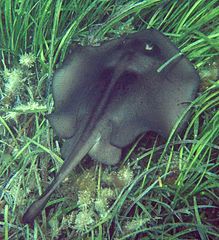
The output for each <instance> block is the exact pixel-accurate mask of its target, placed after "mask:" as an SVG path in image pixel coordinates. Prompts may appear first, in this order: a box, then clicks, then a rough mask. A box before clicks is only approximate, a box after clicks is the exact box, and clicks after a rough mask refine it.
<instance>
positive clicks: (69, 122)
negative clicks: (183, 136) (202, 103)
mask: <svg viewBox="0 0 219 240" xmlns="http://www.w3.org/2000/svg"><path fill="white" fill-rule="evenodd" d="M198 85H199V76H198V74H197V72H196V70H195V68H194V67H193V65H192V64H191V63H190V62H189V60H188V59H187V58H186V57H185V56H184V55H183V54H181V53H180V51H179V49H178V48H177V47H176V46H175V45H174V44H173V43H172V42H171V41H170V40H169V39H168V38H167V37H166V36H164V35H163V34H162V33H161V32H159V31H157V30H155V29H150V30H144V31H141V32H137V33H133V34H130V35H127V36H122V37H120V38H118V39H114V40H109V41H106V42H104V43H102V44H101V45H100V46H83V47H82V46H77V47H75V48H74V49H73V51H72V54H71V55H70V56H69V57H68V58H67V59H66V60H65V61H64V63H63V65H62V67H61V68H59V69H58V70H56V71H55V74H54V78H53V87H52V94H53V98H54V105H55V110H54V112H52V113H51V114H50V115H48V120H49V122H50V124H51V126H52V128H53V129H54V130H55V132H56V134H57V135H58V136H59V137H61V138H63V139H65V142H64V145H63V147H62V156H63V158H64V159H65V161H64V163H63V165H62V166H61V168H60V170H59V172H58V173H57V175H56V177H55V178H54V180H53V181H52V183H51V184H50V185H49V186H48V187H47V189H46V191H45V192H44V193H43V194H42V195H41V196H40V197H39V199H38V200H36V201H35V202H34V203H33V204H32V205H31V206H30V207H29V208H28V209H27V210H26V212H25V214H24V216H23V223H32V222H33V220H34V219H35V217H36V216H37V215H39V214H40V212H41V210H42V209H43V208H44V207H45V206H46V203H47V201H48V200H49V197H50V196H51V194H52V193H53V192H54V190H55V189H56V188H57V186H58V185H59V184H60V183H61V181H63V179H64V178H65V177H66V176H67V175H68V174H69V173H70V172H71V171H72V169H73V168H75V167H76V165H77V164H79V163H80V161H81V160H82V159H83V158H84V156H85V155H86V154H88V155H90V157H91V158H93V159H95V160H97V161H99V162H101V163H105V164H108V165H113V164H116V163H118V162H119V160H120V157H121V151H122V148H124V147H125V146H127V145H128V144H130V143H132V142H133V141H134V140H135V139H136V137H138V136H139V135H140V134H142V133H146V132H147V131H155V132H156V133H158V134H160V135H162V136H164V137H168V135H169V133H170V131H171V129H172V128H173V126H174V125H175V124H176V122H177V120H178V119H179V117H180V116H181V115H182V113H183V112H184V111H185V109H186V108H187V106H188V103H190V102H191V101H193V99H194V98H195V95H196V92H197V89H198ZM188 117H189V114H187V116H186V117H185V118H184V119H183V121H182V123H181V127H179V128H178V130H177V131H178V132H179V131H181V130H182V128H183V126H184V125H185V123H186V122H187V121H188Z"/></svg>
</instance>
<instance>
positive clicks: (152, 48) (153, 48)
mask: <svg viewBox="0 0 219 240" xmlns="http://www.w3.org/2000/svg"><path fill="white" fill-rule="evenodd" d="M144 50H145V51H144V53H145V54H146V55H159V54H160V48H159V47H158V46H157V45H156V44H154V43H152V42H151V41H146V43H145V47H144Z"/></svg>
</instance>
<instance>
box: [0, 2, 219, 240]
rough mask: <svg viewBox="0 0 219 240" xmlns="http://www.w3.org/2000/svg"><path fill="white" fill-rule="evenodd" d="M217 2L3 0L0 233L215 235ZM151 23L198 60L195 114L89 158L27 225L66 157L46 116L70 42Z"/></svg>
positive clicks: (218, 199)
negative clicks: (115, 159)
mask: <svg viewBox="0 0 219 240" xmlns="http://www.w3.org/2000/svg"><path fill="white" fill-rule="evenodd" d="M218 19H219V1H218V0H210V1H205V0H182V1H176V0H172V1H166V0H142V1H137V0H71V1H69V0H68V1H67V0H66V1H65V0H54V1H52V0H47V1H44V0H1V1H0V239H5V240H8V239H25V240H26V239H30V240H32V239H37V240H38V239H43V240H47V239H54V240H55V239H56V240H58V239H60V240H62V239H66V240H67V239H93V240H102V239H104V240H105V239H106V240H108V239H115V240H117V239H119V240H124V239H145V240H146V239H148V240H153V239H156V240H157V239H158V240H159V239H160V240H161V239H164V240H169V239H171V240H178V239H193V240H194V239H201V240H205V239H207V240H208V239H209V240H211V239H212V240H213V239H215V240H216V239H219V227H218V226H219V175H218V173H219V111H218V108H219V21H218ZM150 28H155V29H158V30H159V31H161V32H162V33H163V34H164V35H166V36H167V37H168V38H169V39H171V41H172V42H174V43H175V45H176V46H177V47H178V48H179V49H180V51H181V52H182V53H183V54H185V55H186V56H187V57H188V59H189V60H190V61H191V62H192V63H193V65H194V66H195V68H196V69H197V71H198V73H199V75H200V78H201V84H200V87H199V91H198V94H197V98H196V99H195V100H194V101H193V102H192V103H191V104H190V106H189V109H190V110H191V112H192V115H191V118H190V120H189V122H188V124H187V126H186V128H185V129H184V131H183V132H182V133H180V134H177V133H176V129H177V126H178V125H180V121H182V119H183V116H182V118H181V119H179V121H178V122H177V123H176V125H175V127H174V128H173V130H172V132H171V133H170V136H169V138H168V139H164V138H162V137H161V136H159V135H157V134H156V133H154V132H148V133H146V134H145V135H142V136H139V137H138V138H137V139H136V141H135V142H133V143H132V144H131V145H130V146H129V147H127V148H125V149H124V151H123V156H122V159H121V161H120V163H119V164H117V165H115V166H107V165H104V164H101V163H97V162H95V161H93V160H92V159H91V158H89V157H85V159H84V160H83V161H82V162H81V164H79V165H78V166H77V168H76V169H75V170H74V171H73V172H72V174H71V175H70V176H69V177H68V178H66V179H65V181H64V182H63V183H62V184H61V186H60V187H59V188H58V189H57V191H56V193H55V194H53V196H52V198H51V199H50V200H49V202H48V204H47V207H46V208H45V209H44V210H43V212H42V214H41V215H40V216H39V217H38V218H37V219H36V220H35V222H34V224H33V225H32V226H29V225H24V224H22V221H21V219H22V215H23V213H24V211H25V209H26V208H27V206H29V205H30V204H31V203H32V202H33V201H34V200H36V199H37V197H38V196H39V195H40V194H41V193H42V192H43V191H44V190H45V188H46V186H48V184H49V183H50V182H51V181H52V179H53V178H54V176H55V174H56V173H57V171H58V169H60V166H61V165H62V163H63V159H62V157H61V154H60V148H61V146H62V144H63V140H61V139H59V138H58V137H57V136H56V135H55V133H54V132H53V130H52V128H51V126H50V125H49V123H48V120H47V119H46V114H48V113H51V112H52V110H53V107H54V102H53V99H52V94H51V83H52V75H53V72H54V71H55V69H57V67H59V66H60V65H61V63H62V62H63V60H64V59H65V57H66V56H67V55H68V54H69V53H70V52H71V51H72V47H73V46H75V45H77V44H81V45H97V44H98V43H99V42H101V41H104V40H109V39H114V38H118V37H119V36H121V35H124V34H128V33H134V32H137V31H140V30H144V29H150Z"/></svg>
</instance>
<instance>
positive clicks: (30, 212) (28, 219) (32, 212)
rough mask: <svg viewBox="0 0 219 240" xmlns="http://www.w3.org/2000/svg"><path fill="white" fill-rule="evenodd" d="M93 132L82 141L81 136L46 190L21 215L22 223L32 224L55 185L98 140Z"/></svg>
mask: <svg viewBox="0 0 219 240" xmlns="http://www.w3.org/2000/svg"><path fill="white" fill-rule="evenodd" d="M94 135H95V133H93V134H92V135H91V136H90V137H89V138H88V139H87V140H86V141H84V142H83V138H82V139H81V141H79V143H78V144H77V146H76V147H75V149H74V150H73V151H72V153H71V154H70V155H69V157H68V158H67V159H66V160H65V161H64V163H63V165H62V166H61V168H60V170H59V172H58V173H57V175H56V177H55V179H54V180H53V181H52V183H51V184H50V185H49V186H48V187H47V189H46V191H45V192H44V193H43V194H42V195H41V196H40V197H39V198H38V199H37V200H36V201H35V202H33V203H32V204H31V205H30V207H29V208H28V209H27V210H26V211H25V213H24V215H23V217H22V223H24V224H33V222H34V219H35V218H36V217H37V216H38V215H39V214H40V212H41V211H42V210H43V208H44V207H45V206H46V203H47V202H48V200H49V198H50V196H51V194H52V193H53V192H54V191H55V189H56V188H57V186H58V185H59V184H60V183H61V182H62V181H63V180H64V179H65V178H66V176H67V175H68V174H69V173H70V172H71V171H72V170H73V169H74V168H75V167H76V166H77V165H78V163H79V162H80V161H81V159H83V157H84V156H85V155H86V154H87V153H88V152H89V150H90V149H91V148H92V147H93V145H94V144H95V142H94V139H95V140H98V136H96V135H95V136H94ZM81 146H82V147H81Z"/></svg>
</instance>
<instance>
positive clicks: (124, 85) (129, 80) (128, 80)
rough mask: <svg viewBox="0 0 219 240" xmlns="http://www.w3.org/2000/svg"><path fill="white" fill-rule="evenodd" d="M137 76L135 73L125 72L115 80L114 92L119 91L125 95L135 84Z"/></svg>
mask: <svg viewBox="0 0 219 240" xmlns="http://www.w3.org/2000/svg"><path fill="white" fill-rule="evenodd" d="M137 78H138V76H137V74H136V73H135V72H129V71H125V72H124V73H123V74H122V75H121V76H120V77H119V78H118V80H117V82H116V84H115V87H114V90H116V91H121V92H123V94H126V93H127V92H128V91H129V90H130V89H131V88H132V85H133V84H134V83H135V82H136V80H137Z"/></svg>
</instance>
